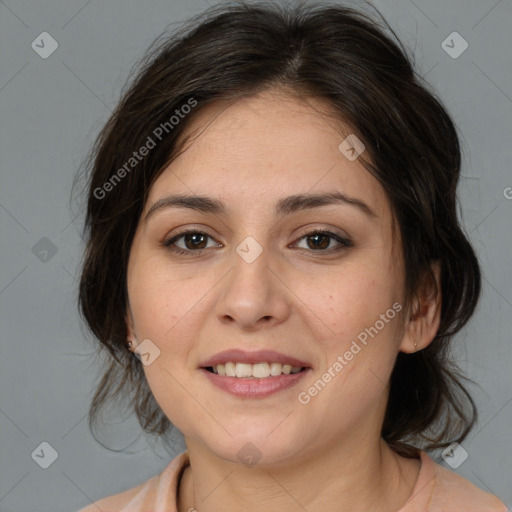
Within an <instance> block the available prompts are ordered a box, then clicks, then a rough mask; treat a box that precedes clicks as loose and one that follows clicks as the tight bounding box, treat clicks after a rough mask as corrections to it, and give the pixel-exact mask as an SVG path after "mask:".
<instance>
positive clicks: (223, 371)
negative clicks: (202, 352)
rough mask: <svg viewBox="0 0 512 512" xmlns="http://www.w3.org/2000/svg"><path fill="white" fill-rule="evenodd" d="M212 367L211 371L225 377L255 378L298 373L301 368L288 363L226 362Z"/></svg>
mask: <svg viewBox="0 0 512 512" xmlns="http://www.w3.org/2000/svg"><path fill="white" fill-rule="evenodd" d="M212 368H213V373H218V374H219V375H225V376H226V377H245V378H251V377H254V378H256V379H264V378H266V377H270V376H277V375H281V373H284V374H285V375H288V374H290V373H298V372H300V371H301V370H302V367H301V366H292V365H290V364H281V363H256V364H247V363H233V362H228V363H226V364H218V365H216V366H213V367H212Z"/></svg>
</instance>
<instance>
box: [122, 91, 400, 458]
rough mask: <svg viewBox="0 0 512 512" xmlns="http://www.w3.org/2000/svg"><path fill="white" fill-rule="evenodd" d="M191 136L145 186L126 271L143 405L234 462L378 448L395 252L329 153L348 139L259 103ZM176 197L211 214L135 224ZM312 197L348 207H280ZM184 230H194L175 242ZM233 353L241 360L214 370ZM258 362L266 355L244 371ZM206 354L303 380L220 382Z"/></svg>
mask: <svg viewBox="0 0 512 512" xmlns="http://www.w3.org/2000/svg"><path fill="white" fill-rule="evenodd" d="M312 103H313V104H315V102H312ZM316 105H317V106H321V104H320V103H317V102H316ZM216 109H217V110H216ZM219 112H220V113H219ZM217 114H218V115H217ZM196 128H201V129H200V130H199V133H200V135H199V136H198V137H197V138H196V139H195V140H194V141H193V143H191V145H190V146H189V147H188V149H187V150H186V151H185V152H184V153H183V154H182V155H180V156H179V157H178V158H177V159H176V160H175V161H174V162H172V163H171V165H170V166H169V167H168V168H167V169H166V170H165V171H164V172H163V174H161V176H160V177H159V178H158V180H157V181H156V182H155V183H154V185H153V187H152V188H151V191H150V194H149V198H148V201H147V203H146V205H145V209H144V212H143V214H142V216H141V219H140V222H139V225H138V228H137V232H136V234H135V238H134V241H133V245H132V248H131V254H130V260H129V266H128V292H129V300H130V306H131V312H127V322H128V325H129V327H130V336H134V337H136V339H137V342H138V343H141V342H143V343H144V344H143V345H141V347H140V350H141V352H142V353H144V354H146V355H144V356H143V357H142V359H143V361H144V362H145V365H144V371H145V374H146V376H147V379H148V382H149V384H150V386H151V389H152V392H153V394H154V396H155V398H156V400H157V401H158V403H159V404H160V406H161V408H162V410H163V411H164V412H165V414H166V415H167V416H168V418H169V419H170V420H171V422H172V423H173V424H174V425H176V426H177V427H178V428H179V429H180V430H181V431H182V432H183V434H184V435H185V438H186V440H187V444H190V445H194V444H195V445H196V446H201V447H202V449H208V450H210V451H211V452H213V453H214V454H216V455H218V456H220V457H222V458H224V459H227V460H230V461H234V462H239V461H242V459H243V460H246V461H247V460H248V459H244V457H245V456H247V455H249V456H250V455H252V456H253V460H254V461H255V462H256V461H257V459H259V462H260V463H274V464H279V463H285V462H286V463H290V461H295V460H297V461H298V460H300V459H301V457H305V456H306V455H307V454H312V453H318V452H319V451H321V450H327V449H330V448H332V447H334V446H337V447H339V446H353V449H354V450H357V449H359V448H360V445H359V448H358V443H359V442H360V441H361V440H362V439H363V438H365V437H366V438H367V437H368V436H373V438H378V436H379V432H380V428H381V420H382V417H383V414H384V410H385V406H386V400H387V391H388V387H387V383H388V379H389V376H390V373H391V370H392V367H393V364H394V361H395V358H396V356H397V353H398V351H399V350H407V349H409V345H408V344H409V341H408V340H407V336H405V335H404V321H403V318H402V316H403V311H402V313H398V311H399V310H400V309H401V308H402V301H403V285H404V281H403V278H404V270H403V262H402V258H401V252H400V250H399V249H398V248H399V246H400V243H399V240H400V239H399V238H397V239H396V243H395V246H394V248H395V251H394V250H393V244H392V224H391V210H390V206H389V204H388V201H387V199H386V196H385V193H384V190H383V188H382V186H381V185H380V184H379V182H378V181H377V180H376V179H375V178H374V177H373V176H371V174H369V173H368V172H367V171H366V170H365V169H364V167H363V166H362V164H361V163H360V161H359V159H357V158H355V157H354V155H355V154H356V153H355V151H352V150H350V147H347V146H346V145H342V149H341V150H340V148H339V146H340V144H341V143H342V142H343V140H344V139H345V137H346V136H347V135H348V134H349V133H350V131H349V130H348V131H347V130H346V133H345V135H342V134H341V132H340V130H339V129H337V128H336V127H335V126H334V123H333V122H332V120H331V121H329V120H328V118H326V117H324V116H321V115H320V114H318V113H317V112H316V111H315V110H314V109H312V108H311V107H310V106H308V105H307V104H306V103H303V102H301V101H299V100H297V99H293V98H291V97H286V96H283V95H277V94H276V93H271V92H265V93H262V94H261V95H259V96H257V97H252V98H250V99H246V100H243V101H239V102H237V103H235V104H234V105H232V106H230V107H229V108H225V107H224V108H223V109H222V108H219V107H218V106H211V107H209V108H208V109H207V110H203V111H202V112H201V115H200V117H198V118H197V119H196V120H195V123H194V124H192V125H191V126H190V127H189V129H196ZM357 149H361V148H356V150H357ZM354 158H355V159H354ZM178 194H179V195H185V196H187V197H189V198H190V197H192V196H201V197H207V198H209V199H210V201H211V202H212V204H215V205H222V211H220V210H219V211H217V212H215V213H214V212H212V211H210V210H209V209H208V208H199V206H205V204H204V203H199V202H196V203H195V204H196V205H197V206H198V207H197V209H196V208H194V207H184V206H179V205H174V206H172V205H167V206H161V207H160V208H156V209H153V211H152V213H151V214H150V215H149V217H148V218H147V219H146V215H147V213H148V211H149V210H150V208H151V207H152V206H153V205H155V203H157V202H159V201H160V200H162V199H164V198H167V197H169V196H173V195H178ZM317 194H339V195H340V197H343V196H346V197H347V198H352V199H353V201H352V200H351V201H352V202H349V201H342V200H337V201H335V202H334V201H331V202H329V204H322V202H321V201H316V202H315V201H310V202H307V201H306V202H298V201H297V202H295V201H293V200H292V199H291V198H293V197H294V196H297V197H298V196H305V197H308V196H312V195H317ZM297 197H296V199H297ZM323 203H327V202H326V201H324V202H323ZM297 205H298V206H297ZM206 206H208V205H206ZM210 206H211V205H210ZM278 207H279V208H278ZM372 212H373V215H372ZM184 229H193V230H197V231H198V232H200V233H196V234H195V235H194V234H189V235H185V236H181V237H177V235H179V234H180V233H181V232H182V230H184ZM318 231H327V232H330V233H331V234H332V235H331V236H328V235H327V234H323V235H322V234H317V236H315V235H314V234H313V235H312V233H315V232H318ZM308 234H309V236H308ZM336 236H339V237H340V240H346V241H348V242H345V243H344V242H340V241H338V240H337V239H336V238H335V237H336ZM175 237H177V238H175ZM173 238H175V240H174V243H173V244H172V245H170V246H169V247H166V246H164V243H165V242H166V241H168V240H171V239H173ZM199 249H202V251H200V250H199ZM179 250H181V251H183V253H178V252H176V251H179ZM404 309H405V308H404ZM132 315H133V316H132ZM132 319H133V322H132ZM143 340H149V341H143ZM234 349H236V350H239V351H241V354H227V355H222V354H221V355H220V356H219V358H216V356H217V355H218V354H220V353H221V352H224V351H228V350H234ZM258 351H267V352H268V351H273V352H274V353H267V354H262V355H258V354H256V357H255V358H254V359H256V360H254V359H253V360H251V356H252V355H254V353H255V352H258ZM212 358H216V361H213V362H212V364H213V363H215V362H219V361H220V362H230V363H231V362H232V363H237V362H239V363H245V364H244V365H236V366H235V367H234V371H235V372H238V374H239V375H248V374H245V373H244V372H246V371H251V372H254V373H255V374H256V375H258V376H264V375H266V374H267V373H266V372H268V371H269V370H271V369H272V368H273V370H274V372H276V373H277V372H280V371H281V372H282V370H283V369H284V370H285V371H287V370H289V368H288V369H287V368H286V366H280V365H276V364H274V365H272V364H271V363H279V362H281V363H286V362H289V363H290V364H291V366H292V367H293V366H295V365H297V366H301V367H302V365H304V367H306V369H305V370H303V371H301V372H299V373H290V374H289V375H285V374H284V375H283V374H282V375H281V376H269V377H261V378H260V377H255V378H252V379H248V378H246V377H242V378H239V377H232V376H231V377H230V376H223V375H221V374H222V373H223V372H222V367H220V368H218V367H215V369H216V371H218V372H219V373H217V374H214V373H212V372H211V371H210V370H208V369H205V368H204V366H207V364H206V363H208V362H209V360H211V359H212ZM292 358H293V359H294V360H295V361H293V360H292ZM251 361H252V362H253V363H262V364H258V365H256V366H247V365H248V362H251ZM210 362H211V361H210ZM265 363H269V366H268V367H267V365H266V364H265ZM231 369H233V365H231V364H228V365H226V366H224V371H225V372H228V373H229V371H231ZM294 371H295V370H294ZM251 375H252V373H251ZM248 443H252V444H251V445H249V444H248ZM189 448H190V446H189Z"/></svg>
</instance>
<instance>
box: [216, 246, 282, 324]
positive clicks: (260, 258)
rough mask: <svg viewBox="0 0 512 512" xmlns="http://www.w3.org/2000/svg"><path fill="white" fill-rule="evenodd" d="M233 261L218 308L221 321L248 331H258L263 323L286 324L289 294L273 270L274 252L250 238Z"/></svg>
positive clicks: (237, 252)
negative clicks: (259, 324)
mask: <svg viewBox="0 0 512 512" xmlns="http://www.w3.org/2000/svg"><path fill="white" fill-rule="evenodd" d="M232 257H233V266H232V269H231V272H229V275H228V276H226V277H227V278H226V280H225V281H224V284H223V290H222V294H221V296H220V297H219V300H218V301H217V304H216V310H217V315H218V317H219V318H220V319H221V320H222V321H226V320H230V321H235V322H237V323H240V325H241V326H243V327H244V328H251V327H253V328H254V327H255V326H256V325H257V324H258V323H259V322H260V321H262V320H261V319H265V321H266V322H269V321H274V322H280V321H282V320H283V319H284V317H285V316H286V314H287V312H286V311H287V300H286V291H285V289H283V286H282V284H281V283H280V281H279V279H277V277H276V276H275V274H274V272H275V271H272V270H271V269H270V266H271V252H270V250H269V249H267V248H265V247H263V246H262V245H260V244H259V243H258V242H257V241H256V239H255V238H253V237H246V238H245V239H244V240H243V241H242V242H241V243H240V244H239V245H238V246H237V247H236V248H235V251H234V252H233V255H232Z"/></svg>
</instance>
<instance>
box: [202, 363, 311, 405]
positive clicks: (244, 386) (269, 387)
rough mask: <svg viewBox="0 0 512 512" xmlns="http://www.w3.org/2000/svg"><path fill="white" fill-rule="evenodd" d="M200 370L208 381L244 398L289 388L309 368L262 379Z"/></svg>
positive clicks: (305, 373) (266, 394)
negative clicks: (227, 375) (229, 375)
mask: <svg viewBox="0 0 512 512" xmlns="http://www.w3.org/2000/svg"><path fill="white" fill-rule="evenodd" d="M201 371H202V372H203V373H204V374H205V375H206V377H207V378H208V379H209V380H210V382H211V383H212V384H213V385H214V386H217V387H218V388H220V389H222V390H224V391H227V392H228V393H230V394H232V395H235V396H239V397H244V398H265V397H266V396H269V395H272V394H274V393H277V392H278V391H282V390H283V389H287V388H290V387H291V386H294V385H295V384H297V383H298V382H299V381H300V380H302V379H303V378H304V377H305V376H306V375H307V374H308V373H309V372H310V371H311V368H307V369H305V370H302V371H301V372H299V373H290V374H288V375H284V374H281V375H278V376H276V377H266V378H264V379H244V378H242V377H240V378H239V377H226V376H222V375H219V374H217V373H212V372H209V371H208V370H205V369H204V368H201Z"/></svg>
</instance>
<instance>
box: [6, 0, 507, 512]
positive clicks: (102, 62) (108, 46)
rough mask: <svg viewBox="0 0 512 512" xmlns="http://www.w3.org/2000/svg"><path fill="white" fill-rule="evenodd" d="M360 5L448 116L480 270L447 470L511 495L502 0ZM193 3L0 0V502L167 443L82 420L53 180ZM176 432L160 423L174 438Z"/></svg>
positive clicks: (34, 495)
mask: <svg viewBox="0 0 512 512" xmlns="http://www.w3.org/2000/svg"><path fill="white" fill-rule="evenodd" d="M375 5H376V6H377V7H378V8H379V9H380V10H381V11H382V12H383V14H384V15H385V16H386V17H387V19H388V20H389V22H390V23H391V24H392V26H393V27H394V28H395V29H396V30H397V32H398V34H399V36H400V37H401V38H402V39H403V41H404V42H405V44H406V45H407V46H408V47H410V48H411V49H412V51H413V52H414V54H415V58H416V64H417V68H418V70H419V71H420V73H421V74H422V75H423V76H426V77H427V79H428V81H429V82H430V83H431V84H432V85H433V87H434V88H435V90H436V91H437V92H438V93H439V94H440V96H441V98H442V99H443V100H444V102H445V103H446V105H447V106H448V109H449V111H450V113H451V114H452V116H453V118H454V120H455V122H456V123H457V125H458V127H459V129H460V132H461V134H462V143H463V150H464V167H463V174H464V178H463V179H462V182H461V185H460V198H461V215H462V218H463V221H464V224H465V226H466V230H467V232H468V233H469V235H470V238H471V240H472V242H473V244H474V246H475V248H476V250H477V252H478V255H479V258H480V260H481V263H482V266H483V271H484V281H483V296H482V300H481V303H480V305H479V309H478V311H477V313H476V315H475V316H474V318H473V320H472V321H471V323H470V324H469V326H468V327H467V328H466V329H465V331H464V332H463V333H461V334H460V335H459V336H458V341H457V344H456V348H455V351H456V354H457V358H458V360H459V361H460V364H461V366H462V368H463V369H465V370H466V371H467V373H468V374H469V375H470V376H471V378H473V379H474V380H475V381H476V382H477V383H478V384H479V387H473V388H472V391H473V393H474V396H475V398H476V400H477V404H478V406H479V410H480V414H481V419H480V422H479V425H478V426H477V428H476V429H475V430H474V432H473V434H472V435H471V437H470V438H469V439H467V440H466V441H465V442H464V443H463V447H464V449H465V450H466V451H467V452H468V454H469V457H468V459H467V460H466V461H465V462H464V463H463V464H462V465H461V466H460V467H459V468H457V470H456V471H457V472H458V473H460V474H461V475H463V476H465V477H466V478H468V479H469V480H471V481H473V482H474V483H475V484H477V485H478V486H479V487H482V488H484V489H487V490H488V491H491V492H493V493H495V494H497V495H498V496H499V497H500V498H501V499H502V500H503V501H505V502H506V503H507V504H508V506H509V507H510V506H512V487H511V486H510V475H511V474H512V457H511V456H510V455H511V449H510V442H511V436H510V432H511V425H512V404H511V403H510V402H511V401H512V385H511V378H510V374H511V370H510V368H511V361H512V353H511V343H510V332H511V330H512V275H511V272H510V261H511V254H512V244H511V238H512V237H511V233H510V220H511V219H512V189H511V188H509V187H512V174H511V172H510V162H511V161H512V144H511V140H510V133H511V125H512V123H511V121H512V87H511V71H512V65H511V64H512V62H511V57H510V55H511V50H510V49H511V48H512V4H511V2H510V0H501V1H496V0H481V1H477V0H474V1H467V0H450V1H446V0H429V1H427V0H415V1H412V0H387V1H376V2H375ZM206 6H207V4H206V3H205V1H204V0H194V1H187V2H185V1H182V2H178V1H176V0H168V1H164V0H158V1H148V2H136V1H135V0H123V1H121V0H115V1H114V0H113V1H110V2H101V1H99V0H90V1H87V0H68V1H66V2H64V1H62V0H61V1H58V0H47V1H45V2H40V1H37V0H5V1H0V44H1V62H0V72H1V74H0V131H1V132H0V134H1V135H0V158H1V160H0V163H1V189H0V226H1V240H2V246H1V247H2V265H1V267H0V305H1V326H2V331H1V332H2V342H1V350H2V354H1V356H0V370H1V371H0V390H1V396H0V434H1V435H0V461H1V466H0V510H1V511H2V512H24V511H27V512H28V511H31V512H33V511H34V510H38V511H39V512H50V511H51V512H59V511H62V512H63V511H73V510H77V509H79V508H81V507H83V506H85V505H87V504H89V503H90V501H91V500H96V499H99V498H100V497H103V496H107V495H111V494H114V493H117V492H120V491H122V490H125V489H127V488H129V487H132V486H135V485H137V484H139V483H141V482H143V481H145V480H147V479H148V478H150V477H151V476H153V475H155V474H157V473H159V472H160V471H161V470H163V468H164V467H165V466H166V465H167V463H168V462H169V460H170V459H169V456H168V455H167V454H166V453H165V451H164V450H163V449H162V447H161V446H159V445H155V444H154V443H153V442H151V441H150V440H147V439H146V438H145V437H144V436H141V435H139V433H140V429H139V428H138V424H137V422H136V420H134V418H133V416H130V415H127V414H125V415H124V416H122V417H119V418H118V419H117V420H116V421H117V424H115V425H112V426H111V427H108V428H107V429H106V430H105V434H104V436H103V438H102V439H103V441H104V442H105V443H109V446H111V447H115V448H118V449H122V448H123V447H125V446H127V445H128V444H130V442H131V441H133V440H135V442H134V443H133V444H132V445H131V446H130V450H131V452H132V453H114V452H110V451H108V450H106V449H105V448H103V447H102V446H101V445H99V444H98V443H96V442H95V441H94V439H93V438H92V436H91V434H90V433H89V430H88V428H87V418H86V413H87V407H88V403H89V400H90V398H91V396H92V390H93V387H94V381H95V379H96V377H97V371H98V367H97V364H96V361H95V356H94V349H93V344H92V341H91V340H90V339H89V338H88V337H87V335H84V332H85V330H82V329H81V327H80V322H79V317H78V314H77V308H76V297H77V276H78V268H79V267H78V265H79V262H80V258H81V253H82V249H83V246H82V240H81V238H80V232H81V222H82V217H81V215H80V216H78V217H77V218H74V215H76V214H77V213H78V214H80V212H79V211H78V212H75V211H73V209H72V208H70V201H69V197H70V191H71V184H72V181H73V178H74V175H75V173H76V170H77V168H78V166H79V165H80V163H81V162H82V160H83V158H84V156H85V155H86V153H87V151H88V149H89V147H90V145H91V143H92V141H93V138H94V136H95V135H96V134H97V132H98V131H99V129H100V128H101V126H102V124H103V123H104V122H105V121H106V120H107V118H108V116H109V114H110V111H111V110H112V109H113V108H114V106H115V104H116V102H117V100H118V99H119V93H120V88H121V87H122V86H123V84H124V83H125V80H126V79H127V78H129V71H130V68H131V66H132V65H133V64H134V63H135V62H136V61H137V60H138V59H139V58H140V57H141V56H142V54H143V53H144V51H145V49H146V48H147V46H148V45H149V44H150V43H151V42H152V41H153V39H154V38H155V37H156V36H157V35H159V34H160V33H161V32H162V31H163V30H164V29H165V28H166V26H167V25H168V24H170V23H173V22H176V21H179V20H183V19H185V18H187V17H189V16H190V15H192V14H195V13H198V12H199V11H201V10H203V9H204V8H205V7H206ZM43 31H47V32H49V33H50V34H51V35H52V37H53V38H55V40H56V41H57V42H58V45H59V46H58V49H57V50H56V51H55V52H54V53H53V54H52V55H51V56H50V57H48V58H47V59H43V58H41V57H40V56H39V55H38V54H37V53H36V51H34V50H33V49H32V47H31V43H32V41H34V40H35V39H36V38H37V36H39V34H40V33H41V32H43ZM453 31H456V32H458V33H459V34H461V36H462V37H463V38H464V39H465V40H466V41H467V42H468V44H469V47H468V49H467V50H466V51H465V52H464V53H463V54H462V55H460V56H459V57H458V58H456V59H454V58H452V57H450V56H449V55H448V54H447V53H446V52H445V51H444V49H443V48H442V46H441V43H442V42H443V41H444V40H445V39H446V38H447V36H448V35H449V34H451V33H452V32H453ZM450 44H451V43H450ZM457 44H459V43H457ZM456 48H457V46H456ZM44 237H46V238H47V239H49V241H50V242H49V241H48V240H46V239H43V241H41V239H42V238H44ZM48 248H49V249H50V250H49V252H47V253H44V250H45V249H46V250H48ZM52 248H53V251H55V250H56V251H57V252H56V253H55V254H53V253H52V250H51V249H52ZM44 441H45V442H48V443H49V444H50V445H51V446H52V447H53V448H54V449H55V450H56V452H57V454H58V458H57V459H56V460H55V462H54V463H53V464H52V465H51V466H50V467H48V468H47V469H42V468H41V467H40V466H39V465H38V464H36V462H35V460H34V459H33V458H32V457H31V454H32V453H33V451H34V450H35V449H36V448H38V446H39V445H40V443H42V442H44ZM183 448H184V445H183V444H182V440H181V438H180V437H179V436H178V437H176V445H175V447H174V451H175V453H178V452H180V451H181V450H182V449H183ZM39 451H40V449H39ZM46 453H49V452H48V451H46ZM433 455H436V460H438V461H439V462H440V463H442V464H443V465H445V466H446V463H445V462H444V461H443V460H442V459H441V458H439V456H438V454H433ZM45 456H46V455H45ZM447 467H448V466H447Z"/></svg>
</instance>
